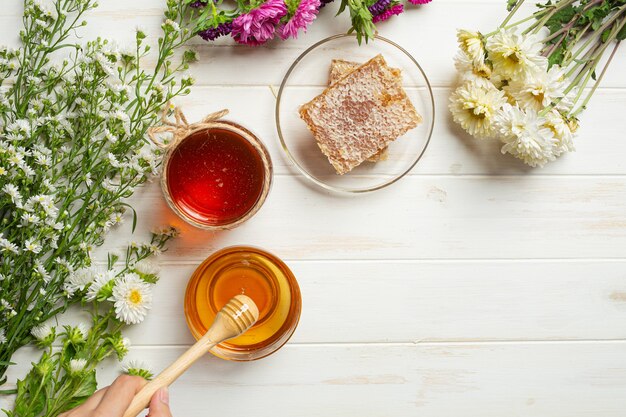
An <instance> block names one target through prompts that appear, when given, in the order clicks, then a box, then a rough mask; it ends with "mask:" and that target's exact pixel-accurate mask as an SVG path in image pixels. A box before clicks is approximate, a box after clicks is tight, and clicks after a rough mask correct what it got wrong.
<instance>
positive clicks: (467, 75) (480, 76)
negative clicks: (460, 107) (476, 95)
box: [454, 51, 491, 83]
mask: <svg viewBox="0 0 626 417" xmlns="http://www.w3.org/2000/svg"><path fill="white" fill-rule="evenodd" d="M454 66H455V68H456V69H457V71H458V72H459V75H460V76H461V79H462V80H463V81H474V82H477V83H483V82H490V81H489V77H490V76H491V68H489V66H488V65H487V64H485V63H484V62H483V63H481V64H480V65H478V66H477V65H476V64H475V63H474V62H473V61H472V60H471V59H470V57H469V56H467V54H466V53H465V52H463V51H459V52H458V53H457V54H456V56H455V57H454Z"/></svg>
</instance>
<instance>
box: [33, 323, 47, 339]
mask: <svg viewBox="0 0 626 417" xmlns="http://www.w3.org/2000/svg"><path fill="white" fill-rule="evenodd" d="M30 334H32V335H33V337H34V338H35V339H37V340H39V341H40V342H41V341H43V340H44V339H46V338H48V337H50V336H51V335H52V327H50V325H48V324H46V323H43V324H40V325H39V326H35V327H33V328H32V329H31V331H30Z"/></svg>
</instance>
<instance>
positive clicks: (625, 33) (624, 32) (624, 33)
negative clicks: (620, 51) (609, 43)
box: [616, 25, 626, 41]
mask: <svg viewBox="0 0 626 417" xmlns="http://www.w3.org/2000/svg"><path fill="white" fill-rule="evenodd" d="M616 39H617V40H618V41H623V40H624V39H626V25H624V26H623V27H622V29H621V30H620V31H619V32H617V38H616Z"/></svg>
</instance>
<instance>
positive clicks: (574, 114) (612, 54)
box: [571, 42, 621, 117]
mask: <svg viewBox="0 0 626 417" xmlns="http://www.w3.org/2000/svg"><path fill="white" fill-rule="evenodd" d="M620 43H621V42H616V43H615V46H614V47H613V52H611V55H610V56H609V59H608V61H607V63H606V64H605V65H604V68H603V69H602V72H601V73H600V75H599V76H598V78H597V80H596V82H595V83H594V85H593V87H592V88H591V91H590V92H589V93H588V94H587V96H586V97H585V99H584V100H583V102H582V103H581V105H580V106H579V107H578V109H576V110H575V111H573V112H572V113H571V116H572V117H577V116H578V115H579V114H580V113H581V112H582V111H583V110H585V109H586V108H587V105H588V104H589V101H590V100H591V97H593V94H594V93H595V92H596V90H597V88H598V86H599V85H600V82H601V81H602V78H604V74H606V70H607V69H608V68H609V64H610V63H611V61H612V60H613V57H614V56H615V53H616V52H617V49H618V47H619V45H620ZM580 91H583V90H582V89H581V90H580ZM579 98H580V97H577V100H576V102H577V101H578V99H579Z"/></svg>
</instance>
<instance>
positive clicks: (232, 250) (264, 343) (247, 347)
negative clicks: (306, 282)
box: [185, 246, 302, 361]
mask: <svg viewBox="0 0 626 417" xmlns="http://www.w3.org/2000/svg"><path fill="white" fill-rule="evenodd" d="M237 294H245V295H247V296H248V297H250V298H252V300H253V301H254V302H255V303H256V305H257V307H258V308H259V320H258V321H257V322H256V324H255V325H254V326H252V327H251V328H250V329H249V330H248V331H247V332H246V333H244V334H243V335H241V336H238V337H236V338H234V339H231V340H227V341H226V342H223V343H220V344H219V345H217V346H216V347H215V348H213V349H212V350H211V353H213V354H214V355H216V356H218V357H220V358H223V359H228V360H234V361H251V360H255V359H260V358H263V357H265V356H268V355H270V354H272V353H274V352H275V351H277V350H278V349H280V347H282V346H283V345H284V344H285V343H287V341H288V340H289V338H290V337H291V335H292V334H293V332H294V331H295V329H296V326H297V325H298V321H299V319H300V311H301V308H302V300H301V296H300V288H299V286H298V282H297V281H296V278H295V277H294V275H293V273H292V272H291V270H290V269H289V267H288V266H287V265H286V264H285V263H284V262H283V261H281V260H280V259H279V258H277V257H276V256H274V255H272V254H270V253H268V252H266V251H263V250H261V249H258V248H253V247H246V246H233V247H229V248H225V249H222V250H220V251H218V252H216V253H214V254H213V255H211V256H209V257H208V258H207V259H206V260H205V261H204V262H202V264H200V266H199V267H198V268H197V269H196V270H195V272H194V273H193V275H192V276H191V278H190V280H189V284H188V285H187V291H186V293H185V317H186V319H187V325H188V326H189V329H190V330H191V333H192V334H193V336H194V337H195V338H196V339H199V338H201V337H202V336H203V335H204V334H205V333H206V331H207V330H208V328H209V327H210V325H211V323H212V322H213V320H214V319H215V316H216V315H217V313H218V311H219V310H220V309H221V308H222V306H224V305H225V304H226V303H227V302H228V300H230V299H231V298H232V297H234V296H235V295H237Z"/></svg>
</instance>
